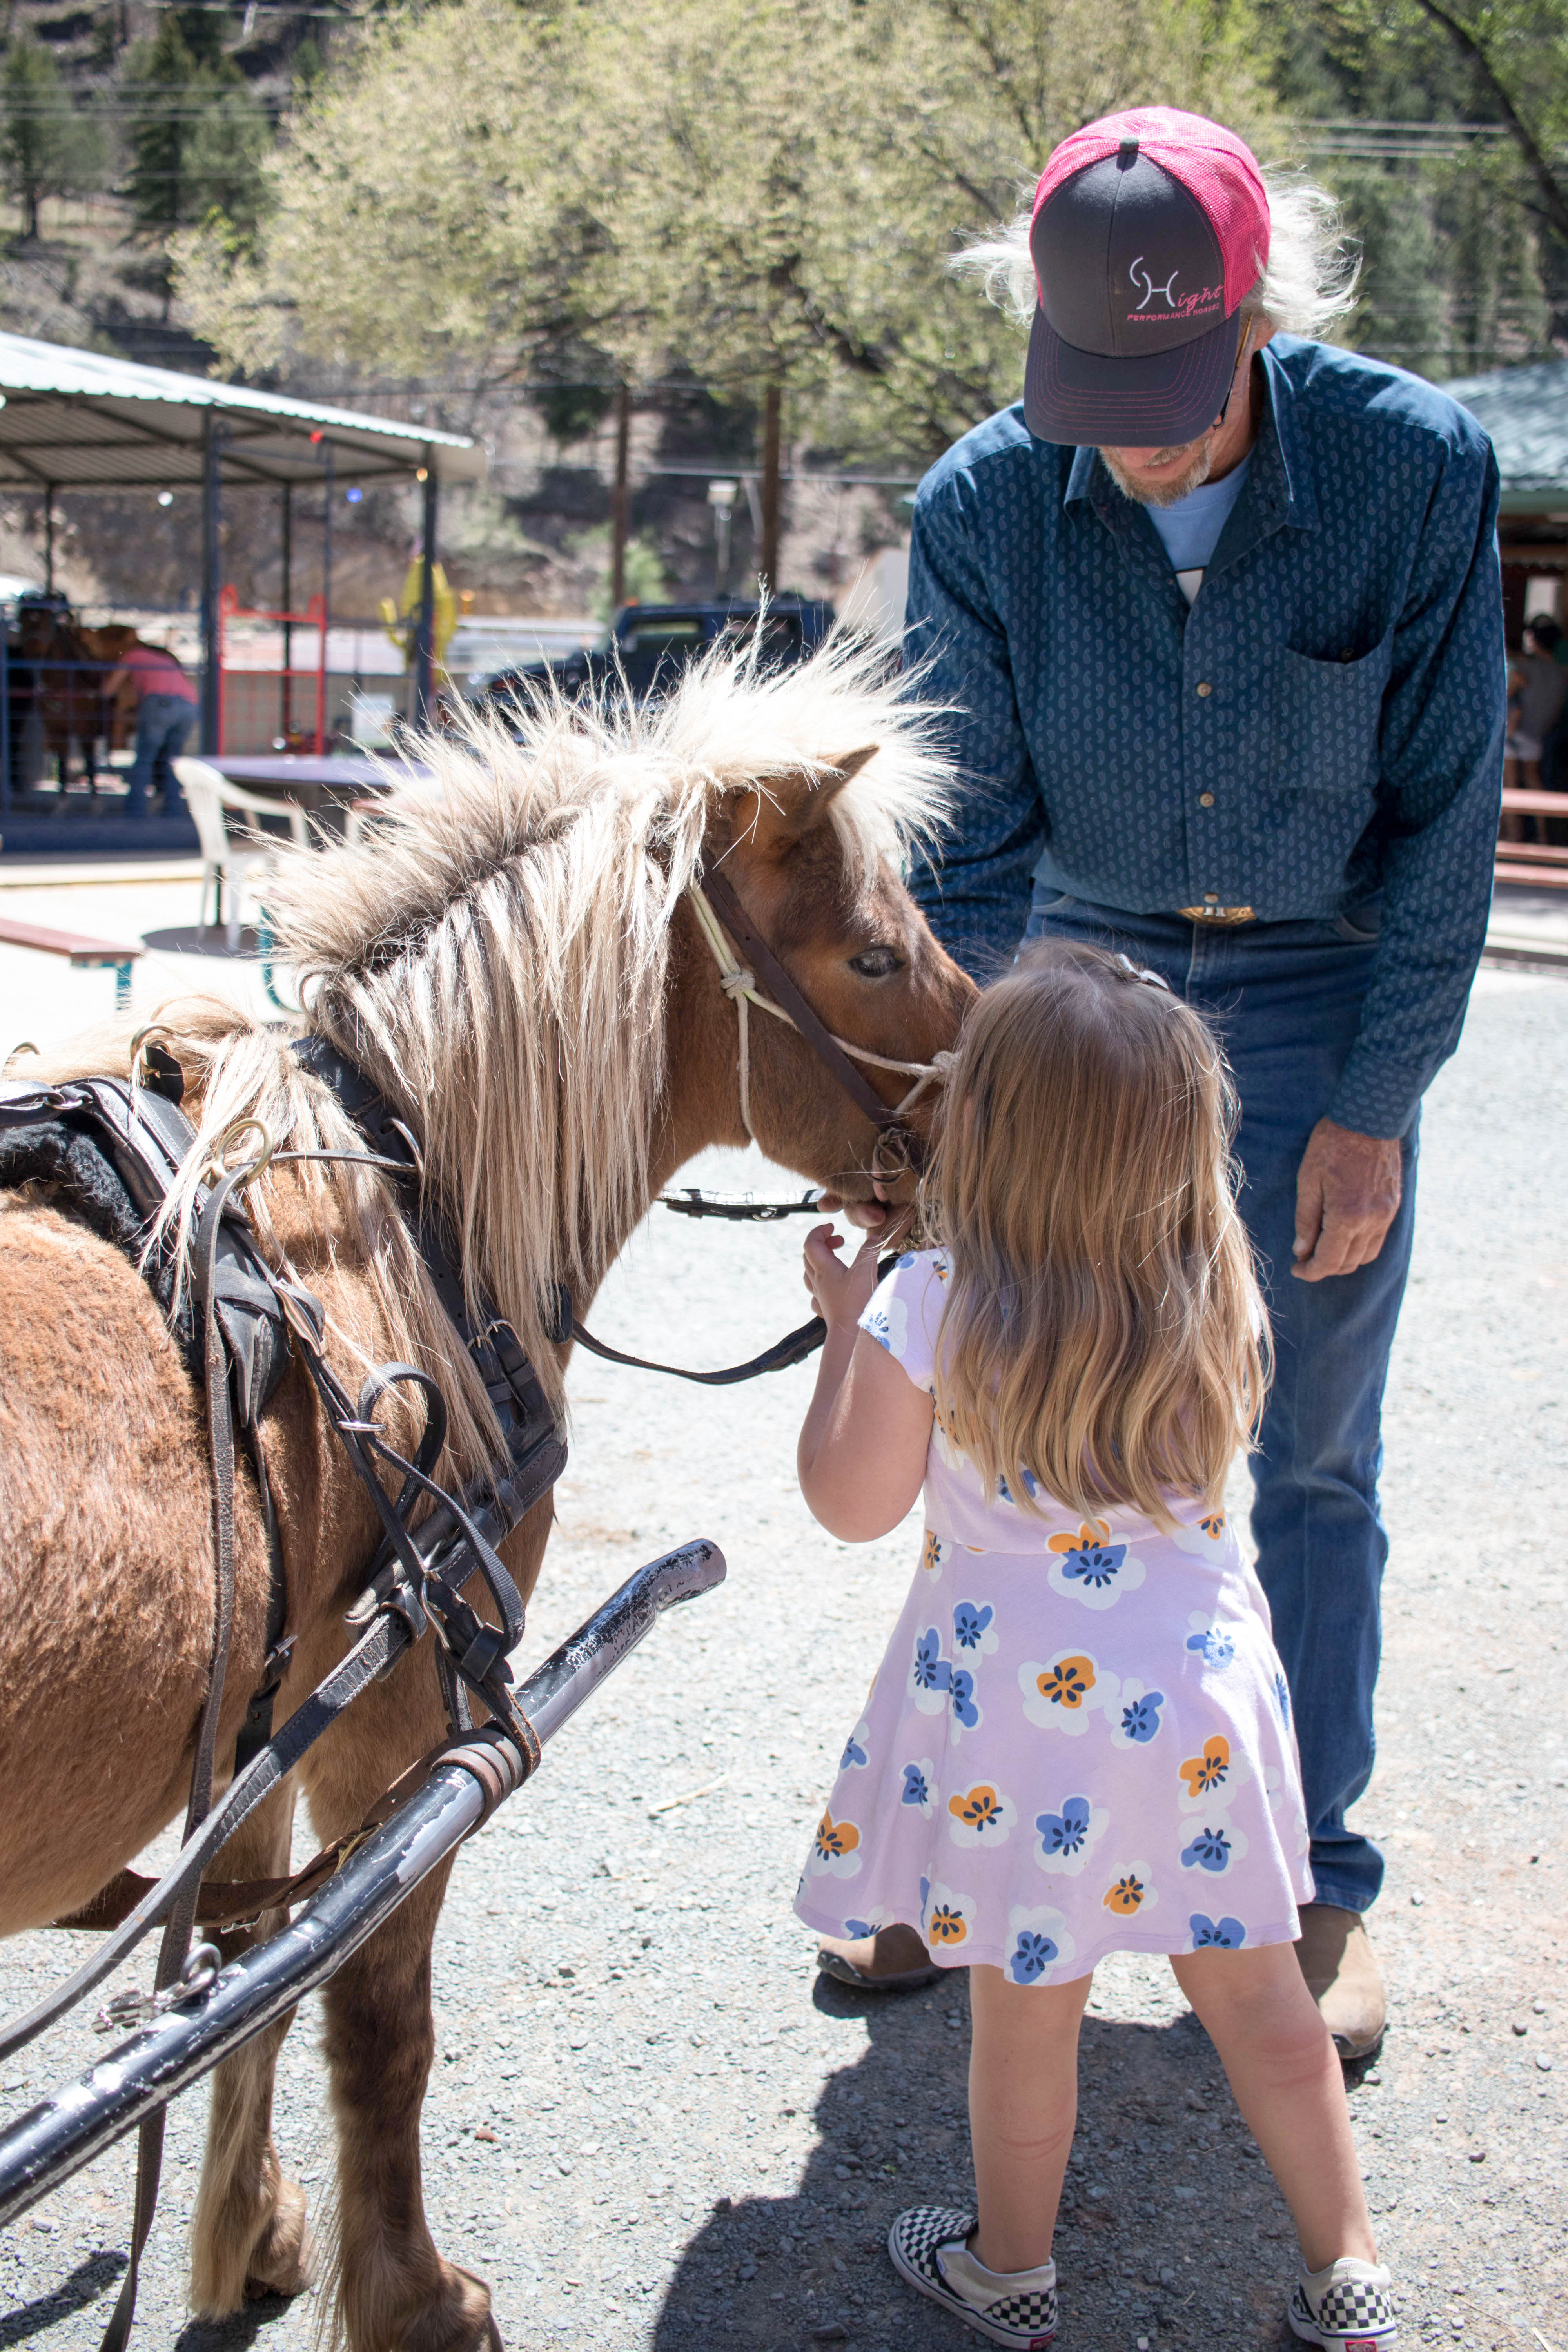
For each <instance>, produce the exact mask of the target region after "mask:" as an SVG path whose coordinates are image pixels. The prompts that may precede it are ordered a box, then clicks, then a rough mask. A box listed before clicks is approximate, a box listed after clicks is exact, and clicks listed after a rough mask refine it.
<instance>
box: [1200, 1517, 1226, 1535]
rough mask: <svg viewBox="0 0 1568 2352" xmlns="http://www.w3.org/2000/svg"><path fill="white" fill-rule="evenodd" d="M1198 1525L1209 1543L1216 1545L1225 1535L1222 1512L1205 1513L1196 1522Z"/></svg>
mask: <svg viewBox="0 0 1568 2352" xmlns="http://www.w3.org/2000/svg"><path fill="white" fill-rule="evenodd" d="M1198 1525H1199V1527H1200V1528H1202V1529H1203V1531H1204V1533H1205V1536H1207V1538H1208V1539H1209V1541H1210V1543H1218V1541H1219V1539H1220V1538H1221V1536H1222V1535H1224V1533H1225V1513H1224V1512H1223V1511H1208V1512H1205V1516H1204V1517H1202V1518H1201V1519H1200V1520H1199V1521H1198Z"/></svg>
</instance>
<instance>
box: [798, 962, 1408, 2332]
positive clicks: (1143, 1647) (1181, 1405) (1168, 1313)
mask: <svg viewBox="0 0 1568 2352" xmlns="http://www.w3.org/2000/svg"><path fill="white" fill-rule="evenodd" d="M946 1103H947V1109H946V1114H945V1118H944V1123H943V1128H942V1135H941V1139H940V1141H939V1144H938V1147H937V1150H936V1154H935V1157H934V1160H933V1162H932V1166H931V1173H930V1177H929V1180H928V1187H927V1189H928V1193H929V1195H930V1200H929V1202H928V1214H929V1215H930V1216H931V1219H932V1221H933V1229H934V1230H935V1231H937V1232H938V1233H939V1234H940V1235H941V1238H942V1247H941V1248H940V1249H934V1250H921V1251H916V1252H913V1253H907V1254H906V1255H903V1256H901V1257H900V1259H899V1261H898V1264H897V1266H896V1267H895V1268H894V1270H893V1271H892V1272H891V1273H890V1274H889V1276H888V1278H887V1280H886V1281H885V1282H884V1283H882V1285H881V1286H880V1287H879V1288H874V1286H875V1283H876V1266H875V1244H873V1243H870V1242H868V1244H866V1247H865V1248H864V1249H862V1251H861V1252H860V1255H859V1256H858V1258H857V1259H856V1260H855V1261H854V1263H853V1264H851V1265H844V1264H841V1263H840V1261H839V1260H838V1259H837V1257H836V1256H835V1255H834V1253H835V1251H836V1250H837V1247H838V1242H837V1236H836V1235H835V1234H834V1233H833V1229H832V1227H831V1226H829V1225H821V1226H818V1227H817V1229H816V1232H814V1233H813V1234H812V1235H811V1237H810V1239H809V1240H808V1241H807V1243H806V1245H805V1261H806V1285H807V1287H808V1288H809V1290H810V1291H811V1293H812V1296H813V1297H814V1298H815V1299H816V1305H817V1308H818V1311H819V1313H820V1314H821V1315H822V1317H823V1318H824V1320H825V1321H826V1325H827V1338H826V1343H825V1345H824V1348H823V1351H822V1365H821V1370H820V1372H819V1374H818V1376H817V1383H816V1396H815V1398H814V1399H813V1402H812V1406H811V1411H810V1412H809V1413H808V1414H807V1416H806V1421H805V1428H804V1429H803V1430H802V1432H801V1439H800V1454H799V1466H800V1482H801V1486H802V1489H803V1491H804V1493H805V1499H806V1501H807V1503H808V1504H809V1505H810V1507H811V1509H812V1511H813V1513H814V1514H815V1516H816V1517H817V1518H818V1519H819V1520H820V1521H821V1522H822V1524H823V1526H824V1527H826V1528H828V1529H829V1530H830V1531H831V1532H832V1533H833V1534H834V1535H836V1536H838V1537H840V1538H843V1539H844V1540H845V1541H847V1542H851V1543H854V1542H862V1543H864V1542H869V1541H871V1540H872V1539H873V1538H876V1537H878V1536H882V1535H886V1534H887V1533H888V1532H889V1529H891V1528H895V1527H897V1526H898V1524H899V1522H900V1519H902V1518H903V1517H904V1515H905V1513H906V1512H907V1511H908V1510H909V1509H910V1507H911V1506H912V1504H913V1503H914V1500H915V1498H916V1496H917V1495H918V1494H919V1493H920V1491H921V1486H922V1484H923V1486H924V1488H925V1522H926V1525H925V1535H924V1543H923V1549H922V1552H921V1565H920V1569H919V1571H918V1572H917V1574H916V1577H915V1581H914V1587H913V1590H912V1591H911V1592H910V1598H909V1601H908V1602H907V1603H906V1605H905V1609H904V1612H903V1615H902V1617H901V1618H900V1621H899V1624H898V1628H897V1630H896V1632H895V1633H894V1634H893V1638H892V1641H891V1643H889V1647H888V1651H887V1654H886V1656H885V1657H884V1660H883V1663H882V1667H881V1670H880V1672H879V1675H878V1676H877V1679H876V1682H875V1684H874V1685H873V1686H872V1694H871V1697H870V1699H869V1701H868V1705H867V1708H866V1714H865V1717H864V1718H863V1720H862V1721H861V1722H860V1723H858V1725H857V1726H856V1728H855V1731H854V1733H853V1735H852V1737H851V1738H850V1741H849V1744H848V1746H847V1748H846V1749H845V1753H844V1763H843V1768H842V1769H841V1771H840V1774H839V1777H838V1780H837V1784H836V1785H835V1788H834V1790H833V1794H832V1796H831V1798H830V1799H829V1801H828V1806H827V1811H826V1813H825V1814H824V1815H823V1818H822V1823H821V1826H820V1828H819V1829H818V1831H817V1833H816V1842H815V1843H814V1845H813V1849H812V1852H811V1854H810V1856H809V1858H808V1860H807V1864H806V1868H805V1875H804V1876H803V1878H802V1880H801V1887H800V1893H799V1895H798V1896H797V1898H796V1904H795V1908H796V1910H797V1911H798V1912H799V1914H800V1916H801V1917H802V1918H803V1919H805V1921H806V1922H807V1924H808V1925H809V1926H811V1927H815V1928H817V1929H818V1930H820V1931H825V1932H826V1933H827V1934H830V1935H849V1936H863V1935H866V1934H868V1933H870V1932H871V1931H872V1930H873V1929H874V1928H876V1927H879V1926H880V1925H882V1924H884V1923H889V1924H890V1923H892V1922H894V1921H906V1922H909V1923H910V1924H914V1923H916V1922H918V1924H919V1927H920V1929H921V1934H922V1935H923V1936H924V1937H925V1939H926V1941H927V1943H928V1944H929V1945H930V1946H931V1954H932V1958H934V1959H935V1960H937V1961H938V1962H939V1963H941V1964H942V1966H944V1967H949V1968H967V1969H968V1970H969V1982H970V2007H971V2012H972V2016H973V2052H972V2055H971V2061H970V2075H969V2110H970V2129H971V2133H972V2135H973V2148H974V2174H975V2183H976V2188H977V2190H978V2200H977V2201H978V2208H979V2210H978V2216H977V2217H976V2216H975V2215H973V2214H968V2213H962V2212H953V2211H947V2210H941V2209H938V2208H932V2207H929V2206H922V2207H916V2208H914V2209H913V2210H910V2211H909V2212H907V2213H903V2214H900V2217H899V2219H898V2220H897V2221H895V2222H894V2224H893V2227H892V2230H891V2232H890V2233H889V2241H888V2249H889V2253H890V2254H891V2256H892V2259H893V2262H894V2264H895V2266H896V2267H897V2269H898V2270H899V2271H900V2273H902V2275H903V2276H904V2277H905V2278H906V2279H907V2280H908V2281H909V2282H910V2285H912V2286H915V2287H918V2288H919V2289H920V2290H921V2293H922V2294H929V2295H931V2297H932V2298H933V2299H934V2300H935V2301H937V2302H939V2303H942V2304H945V2305H947V2306H948V2307H949V2309H950V2310H952V2312H954V2313H955V2314H956V2315H958V2316H959V2317H960V2318H961V2319H963V2320H965V2321H967V2323H968V2324H969V2325H970V2326H972V2327H974V2328H977V2329H978V2330H979V2332H980V2333H981V2334H982V2335H983V2336H989V2337H990V2338H991V2340H992V2342H993V2343H995V2344H1010V2345H1017V2346H1037V2345H1046V2344H1048V2343H1050V2341H1051V2339H1052V2337H1053V2336H1054V2334H1055V2332H1056V2323H1057V2292H1056V2285H1057V2282H1056V2266H1055V2264H1054V2263H1053V2262H1052V2261H1051V2239H1052V2233H1053V2231H1054V2228H1055V2224H1056V2214H1057V2204H1058V2198H1059V2195H1060V2191H1061V2185H1062V2175H1063V2172H1064V2170H1065V2168H1066V2165H1067V2158H1068V2147H1069V2146H1070V2144H1071V2140H1072V2135H1073V2125H1074V2120H1075V2116H1076V2110H1077V2057H1078V2032H1079V2020H1080V2018H1081V2017H1082V2014H1083V2010H1084V2004H1085V2001H1086V2000H1087V1999H1088V1996H1089V1985H1090V1982H1091V1979H1092V1976H1093V1971H1094V1967H1095V1964H1096V1962H1097V1961H1098V1960H1099V1959H1100V1958H1101V1957H1102V1955H1104V1954H1105V1953H1107V1952H1116V1951H1137V1952H1168V1953H1169V1954H1170V1956H1171V1965H1172V1967H1173V1969H1174V1971H1175V1976H1176V1981H1177V1983H1178V1984H1179V1985H1180V1987H1181V1989H1182V1991H1183V1992H1184V1995H1185V1996H1186V1998H1187V2000H1189V2001H1190V2002H1191V2003H1192V2006H1193V2008H1194V2010H1195V2011H1196V2012H1197V2014H1198V2016H1199V2017H1200V2018H1201V2020H1202V2021H1203V2023H1204V2024H1205V2026H1206V2028H1207V2029H1208V2032H1209V2033H1210V2035H1211V2036H1212V2037H1213V2040H1214V2042H1215V2046H1216V2048H1217V2049H1218V2051H1219V2053H1220V2056H1221V2058H1222V2059H1223V2061H1224V2063H1225V2067H1226V2073H1227V2074H1228V2075H1229V2077H1230V2082H1231V2085H1232V2087H1233V2089H1234V2091H1235V2093H1236V2096H1237V2101H1238V2103H1239V2105H1240V2107H1241V2111H1242V2113H1243V2115H1244V2116H1246V2118H1247V2123H1248V2124H1249V2125H1250V2126H1251V2128H1252V2131H1253V2133H1254V2135H1255V2137H1256V2138H1257V2141H1258V2147H1260V2148H1261V2149H1262V2151H1263V2154H1264V2156H1265V2157H1266V2158H1267V2159H1268V2164H1269V2166H1270V2168H1272V2170H1273V2173H1274V2177H1275V2179H1277V2180H1278V2181H1279V2186H1280V2188H1281V2189H1282V2190H1283V2191H1284V2194H1285V2196H1286V2198H1287V2199H1288V2200H1289V2206H1290V2210H1291V2213H1292V2214H1293V2216H1294V2218H1295V2222H1296V2228H1297V2231H1298V2234H1299V2237H1300V2247H1301V2263H1302V2269H1301V2275H1300V2280H1299V2281H1298V2283H1297V2285H1296V2288H1295V2291H1294V2293H1293V2294H1292V2295H1291V2298H1290V2304H1289V2322H1290V2326H1292V2328H1293V2329H1294V2330H1295V2332H1296V2334H1297V2336H1300V2337H1301V2338H1303V2339H1304V2340H1305V2341H1306V2342H1307V2343H1310V2344H1320V2345H1334V2346H1339V2347H1344V2352H1351V2347H1363V2352H1372V2347H1378V2352H1385V2347H1388V2346H1390V2345H1391V2344H1392V2343H1393V2340H1394V2302H1393V2296H1392V2294H1391V2291H1390V2282H1389V2273H1388V2272H1387V2271H1386V2270H1384V2269H1383V2268H1381V2267H1380V2266H1379V2264H1378V2261H1377V2250H1376V2247H1375V2245H1374V2244H1373V2234H1372V2224H1371V2221H1369V2219H1368V2215H1367V2209H1366V2202H1365V2200H1364V2198H1363V2194H1362V2185H1361V2174H1360V2168H1359V2166H1358V2164H1357V2161H1356V2154H1355V2148H1354V2146H1353V2143H1352V2138H1351V2127H1350V2115H1349V2111H1348V2108H1347V2105H1346V2102H1345V2094H1344V2084H1343V2080H1342V2074H1341V2071H1340V2062H1339V2059H1338V2057H1337V2055H1336V2053H1335V2051H1334V2046H1333V2043H1332V2042H1331V2039H1330V2036H1329V2033H1328V2031H1327V2028H1326V2027H1325V2026H1324V2024H1323V2021H1322V2020H1321V2017H1320V2016H1319V2014H1318V2011H1317V2009H1316V2007H1315V2005H1314V2003H1313V2000H1312V1998H1311V1995H1310V1993H1309V1991H1308V1990H1307V1987H1306V1984H1305V1982H1304V1981H1303V1979H1302V1976H1301V1972H1300V1967H1299V1965H1298V1963H1297V1959H1296V1956H1295V1953H1294V1951H1293V1950H1292V1948H1291V1947H1292V1944H1293V1943H1294V1941H1295V1938H1296V1936H1297V1934H1298V1932H1299V1927H1298V1921H1297V1916H1296V1905H1297V1903H1298V1902H1307V1901H1310V1898H1311V1895H1312V1880H1311V1874H1310V1869H1309V1867H1308V1864H1307V1859H1306V1856H1307V1845H1308V1840H1307V1826H1306V1820H1305V1815H1304V1810H1303V1806H1302V1801H1301V1791H1300V1773H1299V1769H1298V1765H1297V1759H1296V1748H1295V1739H1294V1736H1293V1734H1292V1731H1291V1728H1290V1717H1289V1693H1288V1691H1287V1688H1286V1684H1285V1677H1284V1675H1283V1673H1282V1672H1281V1670H1280V1665H1279V1658H1278V1656H1277V1655H1276V1654H1275V1650H1274V1647H1273V1643H1272V1642H1271V1640H1270V1637H1269V1623H1268V1604H1267V1602H1266V1601H1265V1600H1264V1597H1263V1592H1262V1590H1261V1587H1260V1586H1259V1585H1258V1581H1257V1579H1256V1578H1255V1577H1254V1575H1253V1573H1252V1571H1251V1570H1250V1569H1249V1567H1248V1566H1247V1562H1246V1561H1245V1560H1244V1559H1243V1558H1242V1555H1241V1552H1240V1549H1239V1548H1238V1546H1237V1540H1236V1537H1235V1535H1234V1533H1233V1531H1232V1530H1231V1528H1230V1527H1229V1526H1228V1525H1227V1523H1226V1515H1225V1510H1224V1507H1223V1505H1222V1502H1221V1495H1222V1492H1223V1489H1224V1486H1225V1480H1226V1471H1227V1469H1228V1467H1229V1465H1230V1463H1231V1461H1232V1459H1233V1457H1234V1455H1235V1454H1236V1451H1237V1446H1238V1445H1243V1444H1247V1443H1249V1441H1250V1434H1251V1431H1252V1428H1253V1426H1254V1424H1255V1423H1256V1420H1257V1416H1258V1410H1259V1407H1260V1405H1261V1403H1262V1400H1263V1391H1264V1384H1265V1378H1266V1373H1265V1366H1264V1349H1265V1348H1266V1346H1267V1337H1266V1326H1265V1323H1264V1317H1263V1309H1262V1305H1261V1302H1260V1300H1259V1297H1258V1290H1257V1287H1256V1285H1255V1283H1254V1280H1253V1274H1252V1266H1251V1261H1250V1256H1249V1253H1248V1249H1247V1240H1246V1236H1245V1234H1244V1233H1243V1231H1242V1227H1241V1223H1240V1221H1239V1219H1238V1217H1237V1212H1236V1206H1235V1202H1234V1198H1233V1185H1234V1177H1233V1173H1232V1170H1231V1166H1230V1163H1229V1160H1228V1158H1227V1150H1228V1144H1229V1139H1230V1135H1231V1132H1232V1129H1233V1126H1234V1117H1235V1113H1234V1100H1233V1097H1232V1094H1231V1090H1230V1087H1229V1083H1228V1080H1227V1077H1226V1071H1225V1068H1224V1065H1223V1062H1222V1060H1221V1057H1220V1054H1219V1051H1218V1048H1217V1047H1216V1045H1215V1042H1214V1040H1213V1038H1212V1037H1211V1035H1210V1034H1209V1032H1208V1031H1207V1030H1206V1029H1205V1026H1204V1024H1203V1023H1202V1021H1201V1020H1200V1019H1199V1018H1198V1016H1197V1014H1196V1013H1194V1012H1192V1011H1191V1010H1190V1009H1189V1008H1188V1007H1187V1006H1186V1005H1185V1004H1183V1003H1180V1002H1179V1001H1178V1000H1177V999H1176V998H1174V997H1173V996H1172V995H1171V994H1170V993H1169V992H1167V990H1166V989H1165V987H1164V983H1163V982H1161V981H1159V980H1158V979H1156V977H1155V976H1154V975H1153V974H1152V973H1147V974H1144V973H1140V972H1138V971H1135V970H1134V969H1133V967H1132V965H1131V964H1130V963H1128V962H1127V961H1126V959H1125V958H1123V957H1111V956H1108V955H1102V954H1100V953H1099V952H1098V951H1097V950H1093V949H1090V948H1083V947H1064V946H1058V947H1054V948H1051V949H1047V950H1046V951H1045V952H1044V954H1043V955H1042V956H1041V957H1040V958H1039V959H1038V960H1037V961H1031V962H1030V963H1028V964H1027V965H1026V966H1025V967H1023V968H1021V969H1019V970H1018V971H1016V972H1014V973H1013V974H1011V975H1010V976H1009V977H1008V978H1006V979H1005V980H1003V981H1001V982H998V983H997V984H996V985H995V986H994V987H993V988H992V989H990V990H989V991H988V992H986V994H985V995H984V997H983V998H982V999H981V1000H980V1002H979V1003H978V1004H977V1005H976V1007H975V1009H974V1011H973V1013H971V1015H970V1017H969V1020H968V1023H967V1024H966V1026H965V1029H964V1032H963V1036H962V1037H961V1039H960V1041H959V1045H958V1050H957V1054H956V1056H955V1058H954V1063H953V1066H952V1071H951V1073H950V1076H949V1082H948V1087H947V1095H946ZM857 1326H858V1329H857ZM846 1913H853V1914H854V1916H853V1917H848V1918H847V1917H846V1916H845V1915H846Z"/></svg>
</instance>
